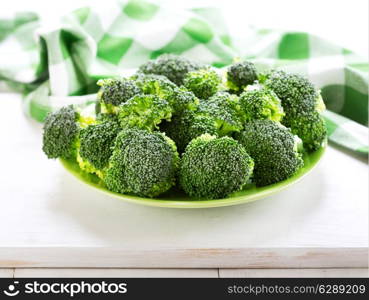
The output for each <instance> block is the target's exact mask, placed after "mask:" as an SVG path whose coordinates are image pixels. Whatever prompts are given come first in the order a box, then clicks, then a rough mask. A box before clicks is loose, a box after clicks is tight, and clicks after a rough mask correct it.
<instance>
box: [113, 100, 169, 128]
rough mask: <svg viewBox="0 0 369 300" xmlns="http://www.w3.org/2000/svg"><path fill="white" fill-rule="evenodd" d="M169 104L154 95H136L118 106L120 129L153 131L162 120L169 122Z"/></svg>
mask: <svg viewBox="0 0 369 300" xmlns="http://www.w3.org/2000/svg"><path fill="white" fill-rule="evenodd" d="M171 116H172V108H171V106H170V105H169V103H168V102H167V101H166V100H164V99H162V98H159V97H158V96H154V95H138V96H135V97H133V98H131V99H129V100H128V101H127V102H125V103H123V104H121V105H120V106H119V111H118V120H119V123H120V125H121V127H122V128H133V127H135V128H140V129H147V130H154V129H155V128H157V125H158V124H159V123H160V122H161V121H162V120H170V118H171Z"/></svg>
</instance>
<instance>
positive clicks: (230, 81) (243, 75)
mask: <svg viewBox="0 0 369 300" xmlns="http://www.w3.org/2000/svg"><path fill="white" fill-rule="evenodd" d="M255 80H257V72H256V68H255V65H254V64H253V63H252V62H249V61H243V62H238V63H234V64H233V65H231V66H230V67H229V68H228V69H227V85H228V87H229V89H230V90H233V91H236V92H242V90H243V89H244V88H245V87H246V86H247V85H249V84H253V83H254V81H255Z"/></svg>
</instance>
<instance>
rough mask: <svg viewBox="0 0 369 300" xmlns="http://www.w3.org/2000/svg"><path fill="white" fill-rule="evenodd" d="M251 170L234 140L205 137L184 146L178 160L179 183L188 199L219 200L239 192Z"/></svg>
mask: <svg viewBox="0 0 369 300" xmlns="http://www.w3.org/2000/svg"><path fill="white" fill-rule="evenodd" d="M253 168H254V162H253V160H252V158H251V157H250V156H249V155H248V154H247V152H246V150H245V149H244V148H243V147H242V146H241V145H240V144H239V143H238V142H237V141H235V140H234V139H232V138H230V137H222V138H216V137H215V136H211V135H208V134H205V135H201V136H200V137H198V138H196V139H194V140H192V141H191V143H190V144H189V145H188V146H187V148H186V151H185V153H184V154H183V156H182V159H181V167H180V171H179V181H180V184H181V187H182V188H183V190H184V191H185V192H186V193H187V194H188V195H190V196H191V197H195V198H207V199H217V198H223V197H226V196H228V195H229V194H231V193H233V192H236V191H239V190H241V189H242V187H243V186H244V185H245V184H246V183H247V181H248V180H249V178H250V175H251V174H252V171H253Z"/></svg>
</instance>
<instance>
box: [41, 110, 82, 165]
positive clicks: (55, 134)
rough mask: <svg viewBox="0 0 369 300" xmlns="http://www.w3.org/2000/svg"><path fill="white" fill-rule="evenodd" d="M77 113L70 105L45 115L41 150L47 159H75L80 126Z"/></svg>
mask: <svg viewBox="0 0 369 300" xmlns="http://www.w3.org/2000/svg"><path fill="white" fill-rule="evenodd" d="M79 117H80V116H79V113H78V112H77V111H76V110H75V108H74V107H73V106H72V105H70V106H67V107H62V108H61V109H59V110H58V111H56V112H54V113H50V114H48V115H47V117H46V119H45V124H44V127H43V130H44V132H43V146H42V150H43V151H44V153H45V154H46V155H47V157H48V158H59V157H60V158H64V159H70V158H73V157H75V155H76V148H77V143H78V135H79V131H80V126H79V124H78V120H79Z"/></svg>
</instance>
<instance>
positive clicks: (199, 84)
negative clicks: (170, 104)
mask: <svg viewBox="0 0 369 300" xmlns="http://www.w3.org/2000/svg"><path fill="white" fill-rule="evenodd" d="M220 84H221V79H220V77H219V75H218V74H217V72H215V71H214V70H212V69H210V68H207V69H201V70H196V71H191V72H188V73H187V74H186V76H185V77H184V81H183V85H184V86H185V87H186V88H188V89H189V90H190V91H192V92H193V93H194V94H195V95H196V96H197V97H199V98H200V99H208V98H209V97H211V96H213V95H214V94H215V93H216V92H217V91H218V90H219V86H220Z"/></svg>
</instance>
